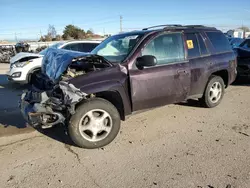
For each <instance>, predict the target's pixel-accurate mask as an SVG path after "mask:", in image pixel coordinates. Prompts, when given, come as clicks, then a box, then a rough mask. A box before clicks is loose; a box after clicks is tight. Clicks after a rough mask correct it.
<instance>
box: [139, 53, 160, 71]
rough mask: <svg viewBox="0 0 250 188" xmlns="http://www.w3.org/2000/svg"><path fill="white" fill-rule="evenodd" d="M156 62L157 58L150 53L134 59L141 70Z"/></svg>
mask: <svg viewBox="0 0 250 188" xmlns="http://www.w3.org/2000/svg"><path fill="white" fill-rule="evenodd" d="M156 64H157V59H156V57H155V56H152V55H144V56H141V57H138V58H137V59H136V66H137V68H138V69H140V70H142V69H143V68H144V67H152V66H155V65H156Z"/></svg>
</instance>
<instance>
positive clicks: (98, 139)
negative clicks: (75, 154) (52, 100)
mask: <svg viewBox="0 0 250 188" xmlns="http://www.w3.org/2000/svg"><path fill="white" fill-rule="evenodd" d="M68 128H69V135H70V137H71V139H72V140H73V142H74V143H75V144H76V145H78V146H79V147H83V148H89V149H93V148H99V147H103V146H105V145H107V144H109V143H110V142H111V141H113V140H114V139H115V137H116V136H117V134H118V132H119V130H120V115H119V112H118V111H117V109H116V107H115V106H114V105H113V104H111V103H110V102H109V101H107V100H104V99H101V98H95V99H92V100H90V101H88V102H85V103H83V104H82V105H81V106H79V107H78V109H77V110H76V113H75V114H74V115H73V116H72V117H71V119H70V122H69V127H68Z"/></svg>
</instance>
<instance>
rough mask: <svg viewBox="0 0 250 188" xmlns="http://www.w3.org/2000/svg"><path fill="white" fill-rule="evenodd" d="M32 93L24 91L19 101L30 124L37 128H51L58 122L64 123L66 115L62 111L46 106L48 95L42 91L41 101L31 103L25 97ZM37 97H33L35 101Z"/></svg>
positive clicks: (22, 111)
mask: <svg viewBox="0 0 250 188" xmlns="http://www.w3.org/2000/svg"><path fill="white" fill-rule="evenodd" d="M28 95H30V92H26V93H23V94H22V96H21V99H20V102H19V108H20V110H21V113H22V115H23V117H24V119H25V120H26V121H27V122H28V124H29V125H31V126H33V127H35V128H38V127H40V128H43V129H46V128H51V127H53V126H54V125H57V124H60V123H62V124H64V122H65V117H64V116H63V115H62V113H60V112H56V111H54V110H53V109H52V108H51V107H49V106H46V105H45V102H46V101H47V100H49V98H48V96H47V95H46V94H45V93H44V92H43V93H41V95H40V97H41V102H40V103H30V102H27V101H26V100H25V98H26V97H27V96H28ZM35 100H36V99H33V101H35Z"/></svg>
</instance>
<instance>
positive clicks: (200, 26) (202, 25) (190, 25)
mask: <svg viewBox="0 0 250 188" xmlns="http://www.w3.org/2000/svg"><path fill="white" fill-rule="evenodd" d="M185 27H206V26H204V25H185Z"/></svg>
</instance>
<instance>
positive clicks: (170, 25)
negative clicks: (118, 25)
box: [142, 24, 182, 30]
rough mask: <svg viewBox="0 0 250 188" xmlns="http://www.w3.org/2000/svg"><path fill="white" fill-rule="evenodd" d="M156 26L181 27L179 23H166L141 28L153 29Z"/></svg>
mask: <svg viewBox="0 0 250 188" xmlns="http://www.w3.org/2000/svg"><path fill="white" fill-rule="evenodd" d="M157 27H182V25H180V24H166V25H155V26H151V27H147V28H143V29H142V30H148V29H153V28H157Z"/></svg>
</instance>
